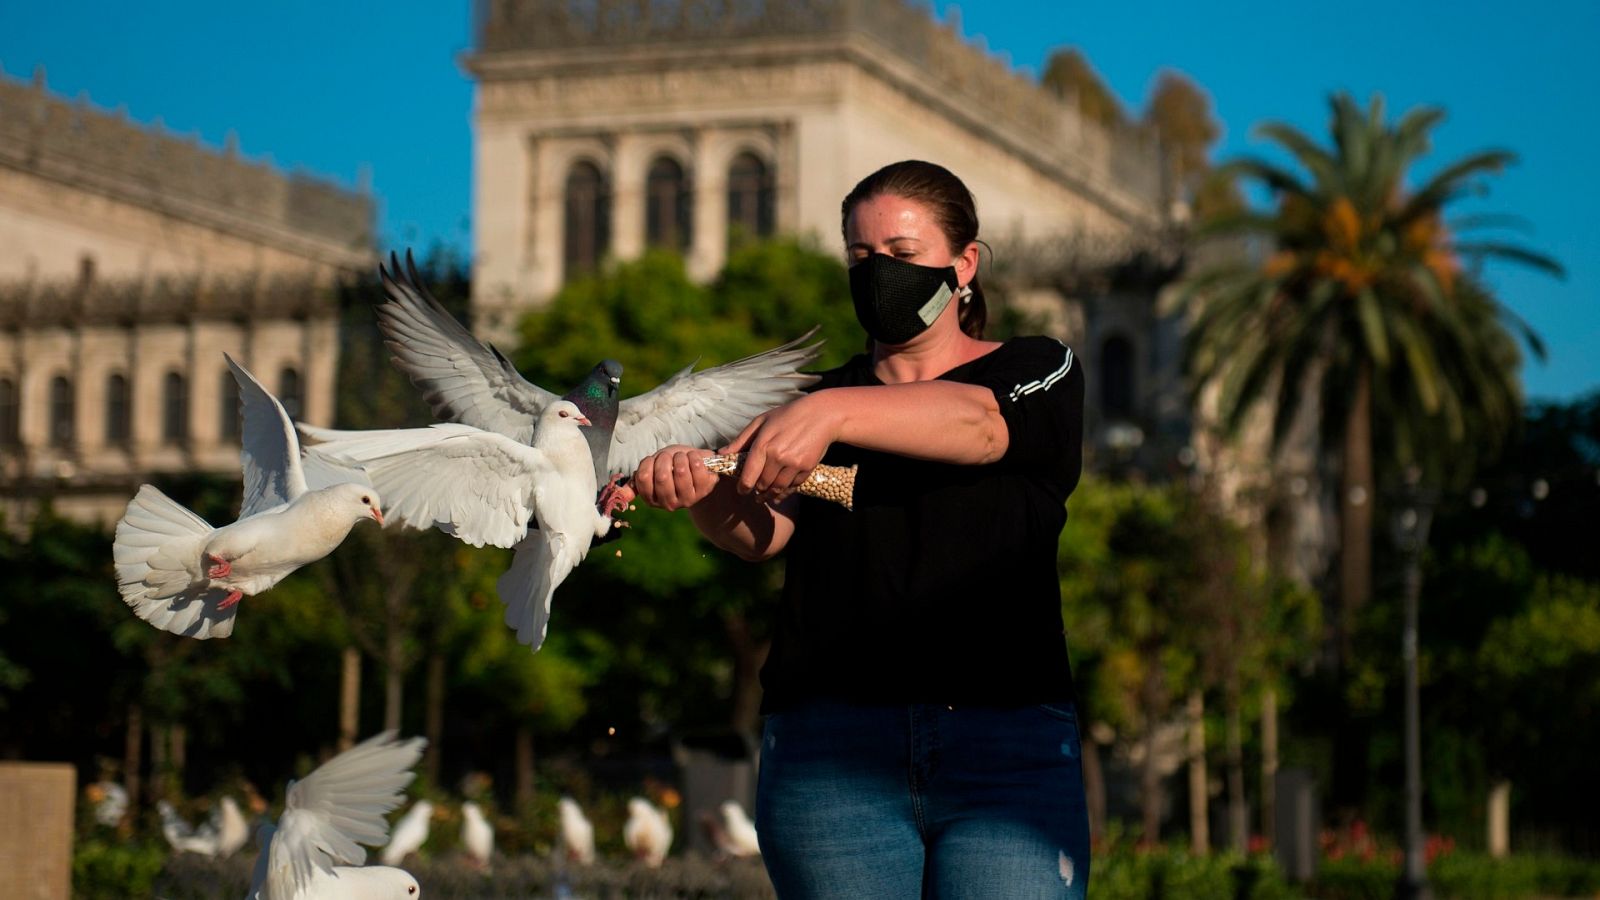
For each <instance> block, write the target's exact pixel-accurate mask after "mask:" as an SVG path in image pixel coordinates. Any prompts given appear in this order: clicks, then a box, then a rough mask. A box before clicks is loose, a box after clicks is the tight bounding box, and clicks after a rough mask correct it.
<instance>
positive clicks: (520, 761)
mask: <svg viewBox="0 0 1600 900" xmlns="http://www.w3.org/2000/svg"><path fill="white" fill-rule="evenodd" d="M516 767H517V807H518V808H521V807H523V806H526V805H527V804H529V803H531V802H533V727H532V726H530V725H528V724H527V723H523V724H520V725H518V726H517V747H516Z"/></svg>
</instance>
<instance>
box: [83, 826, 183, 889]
mask: <svg viewBox="0 0 1600 900" xmlns="http://www.w3.org/2000/svg"><path fill="white" fill-rule="evenodd" d="M166 859H167V848H166V846H165V845H164V844H150V843H133V844H128V843H116V842H113V841H109V840H102V839H99V838H95V839H90V840H85V841H80V842H79V843H78V846H77V847H75V848H73V853H72V896H73V897H76V898H80V900H102V898H103V900H124V898H126V897H148V896H150V895H151V889H152V887H153V885H154V883H155V878H156V875H157V874H158V873H160V871H161V866H162V864H163V863H165V862H166Z"/></svg>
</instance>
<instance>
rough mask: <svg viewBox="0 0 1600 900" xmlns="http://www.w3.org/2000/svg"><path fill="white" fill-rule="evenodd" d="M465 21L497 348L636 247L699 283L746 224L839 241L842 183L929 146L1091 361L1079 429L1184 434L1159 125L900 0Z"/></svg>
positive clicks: (927, 154) (1000, 252)
mask: <svg viewBox="0 0 1600 900" xmlns="http://www.w3.org/2000/svg"><path fill="white" fill-rule="evenodd" d="M475 16H476V20H477V21H476V31H477V47H476V49H475V50H474V51H473V52H472V53H471V54H470V55H469V56H468V58H467V59H466V66H467V68H468V69H469V71H470V72H471V73H472V75H473V76H474V77H475V78H476V80H477V87H476V103H475V108H474V112H473V123H474V128H475V138H474V212H473V218H474V241H475V246H474V253H473V261H474V266H475V269H474V278H473V295H472V305H473V313H474V317H473V321H474V327H475V328H476V329H477V330H478V331H479V333H480V334H482V335H484V336H486V337H489V338H491V339H495V340H501V341H509V340H510V335H511V334H512V333H513V331H514V327H515V322H516V319H517V317H518V316H519V315H520V314H521V313H522V312H523V311H525V310H527V309H528V308H530V307H532V306H536V305H537V304H539V303H541V302H543V301H545V300H547V299H548V298H549V297H550V296H552V295H553V294H554V293H555V292H556V291H557V290H559V289H560V287H561V285H562V284H563V283H564V282H565V281H566V280H568V279H570V278H571V277H573V276H574V275H576V274H581V273H584V272H588V271H592V270H593V269H594V268H595V267H596V266H597V265H598V264H600V263H601V262H602V261H603V260H604V259H606V258H608V257H614V258H620V259H629V258H632V257H635V256H637V255H638V254H639V253H640V252H642V251H643V250H644V249H645V248H646V247H649V246H663V247H668V248H674V249H677V250H679V251H681V252H682V253H683V255H684V258H685V261H686V264H687V267H688V270H689V272H690V274H691V275H692V276H694V277H698V278H703V279H704V278H710V277H713V276H714V275H715V274H716V272H717V271H718V270H719V269H720V268H721V266H722V264H723V262H724V260H725V259H726V257H727V251H728V246H729V242H730V240H736V239H737V237H738V235H739V234H741V233H743V234H756V235H766V234H771V233H774V232H782V233H788V234H797V235H801V236H805V237H808V238H811V239H814V240H815V241H817V242H818V245H819V246H822V247H824V248H833V247H838V246H840V238H839V228H840V221H839V203H840V200H841V199H842V198H843V197H844V195H845V193H846V192H847V191H848V190H849V189H850V187H851V186H852V185H853V184H854V183H855V182H856V181H857V180H859V179H860V178H861V177H862V176H864V175H866V174H867V173H868V172H870V171H872V170H873V169H875V168H877V167H879V166H881V165H884V164H886V163H889V162H892V161H895V160H899V159H906V158H921V159H928V160H931V161H934V162H938V163H940V164H943V165H945V166H947V167H949V168H950V169H951V170H952V171H954V172H956V173H957V174H958V175H960V176H961V177H962V178H963V180H965V181H966V182H967V184H968V185H969V186H970V187H971V188H972V190H973V193H974V194H975V195H976V197H977V200H978V206H979V215H980V217H981V219H982V221H983V237H984V238H985V240H986V241H987V242H988V243H989V244H990V245H991V247H992V248H993V251H994V252H993V260H992V261H991V260H988V259H986V260H985V264H984V265H985V268H984V269H983V270H982V271H983V274H984V278H985V284H986V285H987V286H988V288H989V290H990V291H991V293H994V294H998V295H999V298H1000V300H1001V301H1002V302H1008V303H1010V304H1012V305H1014V306H1015V307H1017V308H1019V309H1022V310H1025V311H1027V312H1030V313H1032V314H1035V315H1038V316H1040V317H1042V318H1043V319H1044V320H1045V321H1046V322H1047V323H1048V326H1047V327H1049V328H1050V329H1051V330H1052V331H1054V332H1055V333H1057V334H1058V335H1060V336H1061V337H1063V338H1064V339H1066V340H1067V341H1069V342H1070V343H1072V344H1073V345H1074V347H1075V348H1076V349H1077V350H1078V352H1079V353H1080V355H1081V356H1082V357H1083V358H1085V359H1086V360H1087V361H1088V365H1089V369H1088V371H1089V372H1090V373H1091V389H1090V393H1091V396H1090V420H1091V432H1092V436H1093V437H1094V440H1095V441H1096V442H1097V443H1099V444H1102V445H1119V446H1118V447H1114V448H1113V449H1119V448H1120V449H1128V448H1126V447H1120V445H1125V444H1129V443H1130V442H1131V443H1132V444H1133V445H1134V446H1135V447H1137V445H1138V444H1140V443H1142V442H1143V436H1144V434H1145V433H1146V432H1148V431H1150V430H1152V429H1155V430H1164V431H1168V432H1174V433H1180V432H1182V430H1183V425H1182V420H1183V418H1184V416H1185V415H1186V411H1185V404H1184V403H1183V402H1182V400H1181V396H1180V392H1178V391H1177V390H1176V387H1177V381H1176V379H1177V371H1176V358H1177V341H1176V329H1175V328H1174V327H1173V323H1171V322H1170V321H1168V320H1167V319H1165V318H1163V317H1162V316H1161V315H1160V314H1159V313H1158V311H1157V305H1156V302H1155V301H1156V293H1157V289H1158V288H1159V285H1160V284H1161V282H1162V280H1163V278H1164V277H1166V276H1167V275H1168V274H1170V273H1169V272H1168V271H1167V270H1168V268H1170V265H1171V261H1170V260H1168V259H1167V257H1168V256H1169V255H1170V254H1169V253H1168V250H1167V248H1168V246H1169V244H1170V241H1168V236H1169V235H1170V234H1171V225H1172V223H1171V221H1170V220H1171V216H1170V215H1169V210H1171V209H1172V208H1173V204H1172V203H1171V202H1170V198H1169V196H1168V193H1167V190H1166V185H1165V184H1164V179H1163V177H1162V175H1163V172H1164V167H1163V165H1162V163H1161V158H1162V157H1161V152H1160V145H1159V140H1158V136H1156V135H1154V134H1152V133H1150V132H1149V131H1147V130H1143V129H1136V128H1129V129H1125V130H1118V131H1108V130H1106V129H1104V128H1102V127H1100V126H1099V125H1097V124H1095V123H1094V122H1092V121H1090V120H1088V119H1087V118H1085V117H1084V116H1082V115H1080V113H1079V111H1078V109H1077V107H1076V105H1075V104H1074V103H1072V102H1070V101H1063V100H1062V99H1061V98H1059V97H1057V96H1055V95H1053V94H1051V93H1049V92H1047V91H1046V90H1044V89H1042V88H1041V87H1040V86H1039V85H1038V83H1037V82H1036V81H1035V80H1034V79H1032V78H1030V77H1028V76H1026V75H1024V74H1022V73H1019V72H1017V71H1015V70H1014V69H1013V68H1012V67H1011V66H1010V65H1008V64H1007V63H1006V62H1004V61H1002V60H1000V59H998V58H996V57H994V56H992V55H990V54H989V53H987V52H985V51H984V50H983V49H981V48H979V47H977V46H975V45H974V44H972V43H971V42H969V41H968V40H966V39H965V38H963V37H962V35H961V34H960V31H959V24H958V23H956V22H954V21H950V22H945V23H940V22H937V21H935V20H934V19H933V18H931V17H930V16H929V15H928V13H927V12H926V11H925V9H923V8H922V7H921V6H917V5H913V4H911V3H908V2H905V0H765V2H754V3H720V2H718V3H713V2H704V0H677V2H651V3H639V2H633V0H588V2H582V3H572V2H567V0H479V2H478V3H477V5H476V7H475ZM1063 37H1065V36H1063ZM841 252H842V251H841ZM991 262H992V265H991ZM1178 440H1180V441H1181V440H1182V438H1181V437H1180V438H1178Z"/></svg>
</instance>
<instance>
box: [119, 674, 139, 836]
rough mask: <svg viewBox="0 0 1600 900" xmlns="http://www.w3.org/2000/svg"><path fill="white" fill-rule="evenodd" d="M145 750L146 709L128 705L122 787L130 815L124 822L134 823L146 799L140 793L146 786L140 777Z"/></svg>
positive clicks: (134, 704) (123, 750)
mask: <svg viewBox="0 0 1600 900" xmlns="http://www.w3.org/2000/svg"><path fill="white" fill-rule="evenodd" d="M143 748H144V707H143V706H140V705H139V704H137V703H132V704H129V705H128V727H127V731H126V732H125V734H124V737H123V744H122V787H123V789H124V790H126V791H127V792H128V814H127V815H126V816H124V817H123V821H124V822H132V821H134V820H135V819H136V818H137V817H138V815H139V805H140V803H142V802H143V799H144V797H143V795H142V794H141V793H140V791H142V790H143V788H144V784H143V782H142V781H141V780H140V777H139V776H140V773H141V772H142V771H143V770H144V760H143V759H142V758H141V752H140V751H141V750H143Z"/></svg>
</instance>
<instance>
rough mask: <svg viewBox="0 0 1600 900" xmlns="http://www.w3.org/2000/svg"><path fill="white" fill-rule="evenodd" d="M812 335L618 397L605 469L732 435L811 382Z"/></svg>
mask: <svg viewBox="0 0 1600 900" xmlns="http://www.w3.org/2000/svg"><path fill="white" fill-rule="evenodd" d="M816 333H817V329H815V328H813V329H811V330H810V331H808V332H806V333H805V334H803V335H801V336H800V337H798V338H796V339H795V340H792V341H790V342H789V343H787V344H784V345H782V346H780V347H775V348H773V349H771V350H768V351H766V352H765V353H758V354H756V355H754V356H747V357H745V358H744V359H740V360H736V361H734V362H731V363H728V364H727V365H723V366H716V367H715V368H711V369H706V370H704V371H701V372H695V371H694V367H693V366H689V367H688V368H685V369H684V370H683V371H681V372H679V373H678V374H676V375H674V376H672V377H671V378H669V379H667V380H666V381H663V382H662V383H661V384H660V385H659V386H657V387H656V388H655V390H652V391H649V392H647V393H644V394H640V395H639V396H637V397H632V398H630V399H627V400H624V401H622V403H621V405H620V407H619V409H618V411H617V427H616V430H615V431H613V432H612V437H611V457H610V461H609V464H610V470H611V471H612V472H624V473H626V472H632V471H633V470H634V469H635V468H636V467H638V465H639V461H640V460H642V459H644V458H645V457H646V456H649V455H650V454H652V453H654V452H656V451H657V450H660V449H661V448H662V447H665V446H667V445H669V444H688V445H689V446H691V447H709V448H716V447H718V446H720V445H722V444H725V443H727V442H728V441H731V440H733V439H734V438H735V437H737V436H738V434H739V432H740V431H743V430H744V427H745V426H746V425H748V424H750V420H751V419H753V418H755V417H756V416H759V415H761V414H762V413H764V412H766V411H767V410H769V409H772V408H774V407H777V406H782V405H783V404H785V403H788V402H789V401H791V400H795V399H797V398H799V397H800V396H801V394H802V388H805V387H807V386H809V385H811V384H813V383H815V382H816V380H817V376H815V375H806V374H804V373H802V372H800V371H799V369H800V367H801V366H803V365H806V364H808V363H810V362H812V361H814V360H815V359H816V358H817V356H818V355H819V354H820V353H821V347H822V342H821V341H818V342H817V343H815V344H811V345H810V346H801V345H802V344H804V343H805V342H806V341H809V340H811V338H813V337H814V336H816ZM379 490H382V488H379Z"/></svg>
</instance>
